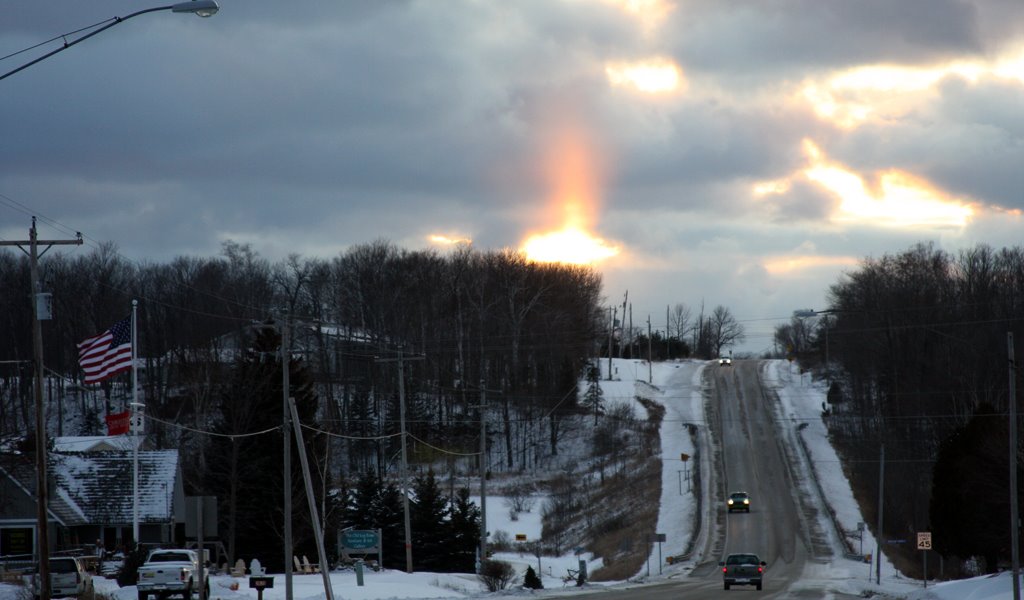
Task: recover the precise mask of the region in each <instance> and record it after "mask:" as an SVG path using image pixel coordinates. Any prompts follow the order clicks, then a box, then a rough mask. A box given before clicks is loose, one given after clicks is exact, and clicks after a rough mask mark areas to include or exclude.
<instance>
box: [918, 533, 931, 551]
mask: <svg viewBox="0 0 1024 600" xmlns="http://www.w3.org/2000/svg"><path fill="white" fill-rule="evenodd" d="M917 549H918V550H931V549H932V532H930V531H919V532H917Z"/></svg>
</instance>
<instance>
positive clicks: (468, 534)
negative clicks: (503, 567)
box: [447, 488, 486, 573]
mask: <svg viewBox="0 0 1024 600" xmlns="http://www.w3.org/2000/svg"><path fill="white" fill-rule="evenodd" d="M447 539H448V540H449V541H448V542H447V543H448V551H449V555H448V560H449V562H450V564H451V566H450V569H449V570H450V571H451V572H453V573H470V572H472V571H473V570H474V569H475V568H476V552H477V548H478V544H479V542H480V507H478V506H477V505H476V504H473V503H472V502H471V501H470V500H469V488H461V489H459V490H458V491H457V492H456V493H455V497H454V498H452V500H451V503H450V505H449V508H448V535H447ZM481 558H486V557H481Z"/></svg>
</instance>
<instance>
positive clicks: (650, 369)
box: [647, 315, 654, 384]
mask: <svg viewBox="0 0 1024 600" xmlns="http://www.w3.org/2000/svg"><path fill="white" fill-rule="evenodd" d="M652 360H654V357H653V356H652V355H651V315H647V383H650V384H653V383H654V371H653V367H652V366H651V361H652Z"/></svg>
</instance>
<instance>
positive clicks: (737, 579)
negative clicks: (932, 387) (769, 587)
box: [718, 554, 768, 589]
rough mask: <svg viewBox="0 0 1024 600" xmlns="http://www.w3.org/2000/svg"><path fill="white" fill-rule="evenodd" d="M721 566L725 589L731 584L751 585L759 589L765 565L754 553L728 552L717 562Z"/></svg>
mask: <svg viewBox="0 0 1024 600" xmlns="http://www.w3.org/2000/svg"><path fill="white" fill-rule="evenodd" d="M718 565H719V566H720V567H722V576H723V578H724V581H725V589H729V586H731V585H753V586H757V589H761V584H762V581H763V578H764V568H765V567H766V566H768V565H767V563H765V562H764V561H763V560H761V559H760V558H758V557H757V555H756V554H730V555H729V556H727V557H725V560H724V561H722V562H720V563H718Z"/></svg>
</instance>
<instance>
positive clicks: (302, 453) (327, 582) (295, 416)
mask: <svg viewBox="0 0 1024 600" xmlns="http://www.w3.org/2000/svg"><path fill="white" fill-rule="evenodd" d="M288 405H289V408H290V409H291V415H292V425H294V426H295V441H296V443H297V444H298V448H299V464H300V465H301V466H302V481H303V482H304V483H305V484H306V500H307V502H308V504H309V514H310V517H311V518H312V521H313V537H314V538H315V539H316V552H317V557H318V558H319V559H320V573H321V575H322V576H323V580H324V593H325V594H326V595H327V600H334V588H333V587H332V586H331V569H330V566H329V565H328V561H327V551H326V550H325V549H324V531H323V524H322V522H321V521H320V514H319V513H318V512H317V510H316V496H315V495H314V494H313V479H312V476H311V475H310V474H309V458H307V457H306V442H305V441H304V440H303V437H302V423H301V422H300V421H299V410H298V409H297V408H295V399H294V398H292V399H291V401H290V402H289V403H288ZM261 595H262V594H261ZM200 600H203V599H202V598H200Z"/></svg>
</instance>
